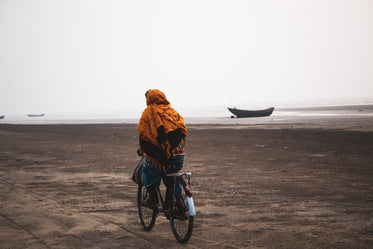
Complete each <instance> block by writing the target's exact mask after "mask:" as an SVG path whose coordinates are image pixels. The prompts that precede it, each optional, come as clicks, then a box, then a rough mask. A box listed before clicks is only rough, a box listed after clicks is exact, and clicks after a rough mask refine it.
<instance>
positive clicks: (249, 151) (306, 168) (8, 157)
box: [0, 120, 373, 249]
mask: <svg viewBox="0 0 373 249" xmlns="http://www.w3.org/2000/svg"><path fill="white" fill-rule="evenodd" d="M371 121H372V120H365V121H362V122H359V121H356V122H353V123H346V122H338V121H335V123H332V124H331V123H330V122H320V120H319V121H315V122H303V123H302V122H297V123H296V124H277V125H271V124H254V125H251V124H250V125H248V124H224V125H220V126H217V125H213V124H209V125H206V124H205V125H196V124H195V125H189V126H188V128H189V136H188V139H187V148H186V149H187V150H186V152H187V157H186V162H185V166H184V171H191V172H192V191H193V193H194V199H195V205H196V211H197V216H196V218H195V227H194V231H193V235H192V238H191V240H190V241H189V242H188V243H187V244H186V245H180V244H178V243H177V242H176V240H175V239H174V237H173V235H172V231H171V229H170V227H169V224H168V221H167V219H166V218H165V217H162V216H159V217H158V218H157V222H156V224H155V227H154V228H153V230H152V231H151V232H145V231H144V230H143V229H142V227H141V224H140V222H139V218H138V213H137V207H136V194H137V193H136V191H137V187H136V185H135V184H134V183H133V182H132V181H131V180H130V176H131V173H132V170H133V168H134V167H135V164H136V162H137V159H136V154H135V152H136V149H137V146H138V137H137V132H136V126H135V125H134V124H102V125H99V124H96V125H6V124H3V125H0V137H1V139H0V186H1V187H0V248H29V249H30V248H38V249H39V248H169V247H171V248H372V247H373V163H372V162H373V129H372V126H373V123H372V122H371ZM338 124H339V125H338Z"/></svg>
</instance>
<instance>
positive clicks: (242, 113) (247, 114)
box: [228, 107, 275, 118]
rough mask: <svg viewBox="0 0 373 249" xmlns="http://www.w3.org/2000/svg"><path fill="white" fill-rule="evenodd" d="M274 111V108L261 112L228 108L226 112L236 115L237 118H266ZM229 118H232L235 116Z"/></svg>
mask: <svg viewBox="0 0 373 249" xmlns="http://www.w3.org/2000/svg"><path fill="white" fill-rule="evenodd" d="M274 109H275V108H274V107H270V108H267V109H263V110H242V109H237V108H229V107H228V110H229V111H230V112H231V113H233V114H234V115H236V117H237V118H252V117H266V116H269V115H271V114H272V112H273V110H274ZM231 117H232V118H234V117H235V116H231Z"/></svg>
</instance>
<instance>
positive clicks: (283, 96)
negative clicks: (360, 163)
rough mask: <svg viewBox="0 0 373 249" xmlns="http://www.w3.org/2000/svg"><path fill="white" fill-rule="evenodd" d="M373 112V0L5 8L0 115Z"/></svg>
mask: <svg viewBox="0 0 373 249" xmlns="http://www.w3.org/2000/svg"><path fill="white" fill-rule="evenodd" d="M149 88H158V89H161V90H163V91H164V92H165V93H166V95H167V97H168V98H169V99H170V101H171V102H172V105H173V106H174V107H176V108H178V109H181V110H187V109H188V108H189V109H190V108H196V107H198V106H203V107H204V106H216V107H219V108H220V107H221V108H223V107H225V106H229V105H235V106H237V107H247V108H250V107H254V106H278V105H285V104H290V105H298V104H302V103H315V104H325V103H332V102H333V103H335V102H336V101H341V100H345V101H346V102H351V101H357V102H361V101H371V102H373V1H372V0H365V1H363V0H349V1H346V0H345V1H344V0H309V1H305V0H293V1H285V0H273V1H270V0H267V1H266V0H242V1H238V0H231V1H228V0H226V1H218V0H211V1H205V0H197V1H193V0H191V1H177V0H169V1H155V0H149V1H139V0H132V1H125V0H116V1H115V0H102V1H98V0H86V1H83V0H70V1H69V0H60V1H57V0H0V92H1V97H0V114H22V113H38V112H46V113H69V112H83V111H93V112H95V111H97V112H100V111H123V112H127V111H134V112H141V111H142V109H143V108H144V107H145V100H144V93H145V91H146V90H147V89H149Z"/></svg>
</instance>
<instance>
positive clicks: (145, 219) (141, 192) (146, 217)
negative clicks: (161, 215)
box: [137, 185, 157, 231]
mask: <svg viewBox="0 0 373 249" xmlns="http://www.w3.org/2000/svg"><path fill="white" fill-rule="evenodd" d="M148 198H149V193H148V190H147V189H146V188H145V187H144V186H141V185H139V188H138V191H137V207H138V210H139V216H140V221H141V225H142V227H143V228H144V230H145V231H150V230H151V229H152V228H153V227H154V224H155V219H156V217H157V213H156V212H155V211H154V210H152V209H150V208H148V207H146V206H143V205H142V203H143V201H145V200H146V199H148Z"/></svg>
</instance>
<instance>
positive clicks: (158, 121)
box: [137, 89, 188, 212]
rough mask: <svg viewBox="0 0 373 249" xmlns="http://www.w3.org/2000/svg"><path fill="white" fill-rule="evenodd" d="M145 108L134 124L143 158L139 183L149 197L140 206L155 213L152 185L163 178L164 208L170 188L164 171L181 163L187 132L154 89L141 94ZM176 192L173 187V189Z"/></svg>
mask: <svg viewBox="0 0 373 249" xmlns="http://www.w3.org/2000/svg"><path fill="white" fill-rule="evenodd" d="M145 97H146V105H147V107H146V108H145V110H144V111H143V113H142V115H141V118H140V121H139V123H138V126H137V130H138V132H139V138H140V149H139V150H138V151H137V153H138V154H139V155H142V156H143V157H144V162H143V166H142V167H143V175H142V178H143V182H144V186H145V187H146V188H147V190H148V192H149V196H150V197H149V199H148V200H146V203H143V205H146V206H148V207H149V208H151V209H153V210H155V211H156V212H158V198H157V192H156V188H157V186H158V184H159V183H160V181H161V178H163V181H164V183H165V185H166V188H167V190H166V208H167V209H168V208H169V206H168V205H169V204H170V198H171V196H172V194H173V188H169V187H168V186H170V185H171V184H172V183H171V182H170V181H171V180H169V179H168V178H167V177H166V174H167V173H177V172H179V171H180V170H181V168H182V167H183V163H184V156H185V154H184V146H185V138H186V136H187V135H188V132H187V129H186V125H185V123H184V118H183V117H182V116H181V115H180V114H179V113H178V112H177V111H176V110H175V109H173V108H171V104H170V102H169V101H168V100H167V98H166V96H165V94H164V93H163V92H161V91H160V90H157V89H151V90H148V91H147V92H146V93H145ZM176 191H177V190H176Z"/></svg>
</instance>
